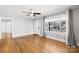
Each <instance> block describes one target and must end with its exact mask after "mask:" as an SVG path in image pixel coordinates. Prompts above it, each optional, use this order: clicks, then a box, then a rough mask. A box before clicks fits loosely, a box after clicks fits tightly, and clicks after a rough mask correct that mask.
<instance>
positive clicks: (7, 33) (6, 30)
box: [1, 19, 12, 39]
mask: <svg viewBox="0 0 79 59" xmlns="http://www.w3.org/2000/svg"><path fill="white" fill-rule="evenodd" d="M1 23H2V31H1V32H2V36H1V38H2V39H4V38H7V37H12V21H11V20H6V19H2V21H1Z"/></svg>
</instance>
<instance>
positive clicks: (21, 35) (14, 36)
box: [12, 33, 33, 38]
mask: <svg viewBox="0 0 79 59" xmlns="http://www.w3.org/2000/svg"><path fill="white" fill-rule="evenodd" d="M31 34H33V33H28V34H20V35H12V37H13V38H16V37H23V36H27V35H31Z"/></svg>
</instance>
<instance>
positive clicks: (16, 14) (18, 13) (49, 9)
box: [0, 5, 72, 19]
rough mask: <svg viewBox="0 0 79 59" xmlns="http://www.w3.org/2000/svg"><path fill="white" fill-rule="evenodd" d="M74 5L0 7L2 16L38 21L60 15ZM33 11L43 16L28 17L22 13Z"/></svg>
mask: <svg viewBox="0 0 79 59" xmlns="http://www.w3.org/2000/svg"><path fill="white" fill-rule="evenodd" d="M70 7H72V5H0V16H4V17H13V18H21V19H22V18H23V19H36V18H39V17H43V16H48V15H52V14H55V13H60V12H63V11H65V10H67V9H68V8H70ZM27 9H33V10H34V12H40V13H41V14H42V15H41V16H38V17H33V16H26V15H25V14H24V13H22V11H26V10H27Z"/></svg>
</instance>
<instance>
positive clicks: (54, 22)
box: [45, 16, 66, 32]
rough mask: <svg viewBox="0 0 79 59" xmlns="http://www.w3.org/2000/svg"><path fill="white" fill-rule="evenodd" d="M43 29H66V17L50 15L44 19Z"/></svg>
mask: <svg viewBox="0 0 79 59" xmlns="http://www.w3.org/2000/svg"><path fill="white" fill-rule="evenodd" d="M45 31H59V32H65V31H66V17H65V16H59V17H52V18H48V19H46V20H45Z"/></svg>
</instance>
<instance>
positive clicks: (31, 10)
mask: <svg viewBox="0 0 79 59" xmlns="http://www.w3.org/2000/svg"><path fill="white" fill-rule="evenodd" d="M23 13H25V14H26V16H30V15H32V16H34V17H36V16H37V15H41V13H39V12H34V11H33V9H29V11H23Z"/></svg>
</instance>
